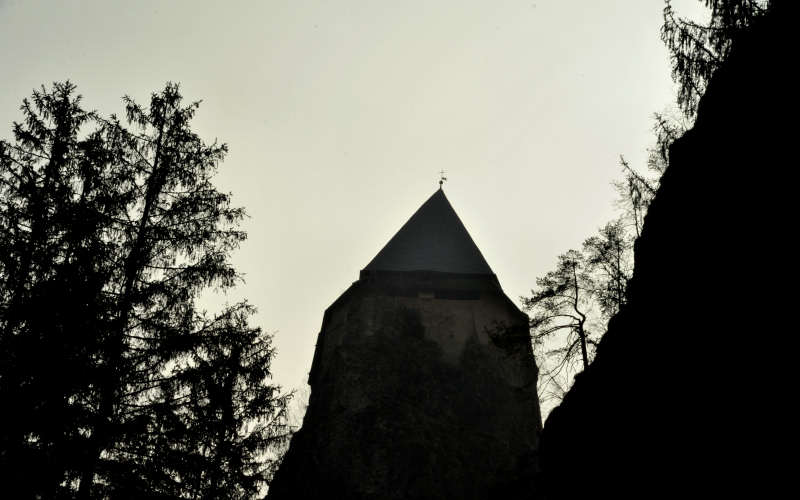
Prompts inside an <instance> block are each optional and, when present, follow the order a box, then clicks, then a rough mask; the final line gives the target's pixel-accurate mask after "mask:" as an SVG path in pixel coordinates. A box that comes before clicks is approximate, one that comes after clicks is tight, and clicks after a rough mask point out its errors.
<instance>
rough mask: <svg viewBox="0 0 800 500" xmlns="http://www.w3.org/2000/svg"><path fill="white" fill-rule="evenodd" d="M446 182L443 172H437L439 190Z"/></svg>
mask: <svg viewBox="0 0 800 500" xmlns="http://www.w3.org/2000/svg"><path fill="white" fill-rule="evenodd" d="M446 180H447V177H445V176H444V170H441V171H439V189H442V184H444V181H446Z"/></svg>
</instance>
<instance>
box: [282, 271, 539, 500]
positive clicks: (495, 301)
mask: <svg viewBox="0 0 800 500" xmlns="http://www.w3.org/2000/svg"><path fill="white" fill-rule="evenodd" d="M386 290H387V289H386V287H380V286H377V287H376V286H370V285H368V284H366V283H359V282H357V283H356V284H354V286H353V287H351V289H350V290H349V291H348V292H346V293H345V295H343V297H342V298H340V299H339V300H338V301H337V302H336V303H334V305H333V306H331V307H330V308H329V309H328V311H326V314H325V319H324V322H323V328H322V331H321V333H320V336H319V340H318V345H317V353H316V355H315V359H314V368H313V370H312V373H311V377H310V384H311V389H312V392H311V398H310V401H309V408H308V413H307V414H306V417H305V421H304V424H303V428H302V430H301V431H299V432H298V433H297V434H296V436H295V438H294V439H293V441H292V444H291V447H290V450H289V452H288V453H287V455H286V457H285V459H284V464H283V465H282V467H281V470H280V471H279V473H278V474H277V475H276V478H275V480H274V481H273V484H272V486H271V488H270V498H318V497H323V496H325V497H326V498H330V497H331V496H333V497H334V498H340V497H341V498H356V499H357V498H382V499H391V498H398V499H399V498H465V499H469V498H487V497H488V495H491V494H499V493H504V492H508V491H511V490H514V489H517V488H518V487H519V484H518V480H519V478H530V477H532V476H533V474H532V472H533V470H534V469H535V467H536V458H535V454H534V450H535V449H536V446H537V440H538V434H539V431H540V429H541V417H540V415H539V407H538V400H537V395H536V379H537V369H536V365H535V363H534V360H533V355H532V353H531V347H530V342H529V337H528V331H527V317H526V316H525V315H524V314H522V313H521V312H520V311H519V310H518V309H517V308H516V307H515V306H514V305H513V304H512V303H511V302H510V301H509V300H508V298H507V297H505V295H503V293H502V291H500V290H499V288H496V289H495V290H491V289H490V290H488V291H487V290H484V291H482V292H481V293H476V294H472V296H470V297H469V298H464V294H463V293H461V294H460V295H461V296H460V297H458V298H443V296H444V297H447V296H453V295H456V296H458V295H459V294H452V293H451V294H442V293H441V292H440V293H437V292H434V291H428V292H424V291H423V292H416V293H409V292H408V289H406V290H405V292H404V293H402V294H391V293H386ZM467 295H469V294H467ZM528 493H530V491H528Z"/></svg>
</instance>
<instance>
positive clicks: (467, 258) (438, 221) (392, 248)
mask: <svg viewBox="0 0 800 500" xmlns="http://www.w3.org/2000/svg"><path fill="white" fill-rule="evenodd" d="M364 271H434V272H442V273H457V274H486V275H494V273H493V272H492V269H491V268H490V267H489V264H487V263H486V259H484V258H483V255H481V251H480V250H478V247H477V245H475V242H474V241H472V238H471V237H470V235H469V233H468V232H467V229H466V228H465V227H464V224H463V223H462V222H461V219H459V218H458V215H456V212H455V210H453V207H452V205H450V202H449V201H448V200H447V197H445V195H444V191H442V190H441V189H439V190H437V191H436V192H435V193H433V196H431V197H430V198H428V200H427V201H426V202H425V203H423V204H422V206H421V207H419V210H417V211H416V212H415V213H414V215H412V216H411V218H410V219H409V220H408V222H406V223H405V225H403V227H401V228H400V230H399V231H398V232H397V234H395V235H394V237H393V238H392V239H391V240H389V243H387V244H386V246H385V247H383V249H382V250H381V251H380V252H378V255H376V256H375V258H374V259H372V261H371V262H370V263H369V264H367V267H365V268H364Z"/></svg>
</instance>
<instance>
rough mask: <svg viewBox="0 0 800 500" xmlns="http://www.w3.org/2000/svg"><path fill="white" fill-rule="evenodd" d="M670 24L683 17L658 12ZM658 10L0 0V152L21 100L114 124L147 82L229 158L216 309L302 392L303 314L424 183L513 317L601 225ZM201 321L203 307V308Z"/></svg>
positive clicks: (629, 139) (642, 87)
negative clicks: (265, 334)
mask: <svg viewBox="0 0 800 500" xmlns="http://www.w3.org/2000/svg"><path fill="white" fill-rule="evenodd" d="M673 4H674V5H675V7H676V8H677V10H678V11H679V12H682V13H686V14H691V15H696V14H693V13H696V12H699V11H700V10H701V7H702V4H701V3H699V2H697V1H693V0H682V1H677V0H676V1H673ZM662 8H663V2H662V1H661V0H607V1H597V0H583V1H578V0H527V1H500V0H485V1H466V0H447V1H444V0H442V1H433V0H428V1H417V0H403V1H393V2H389V1H376V0H373V1H366V0H364V1H356V0H340V1H335V0H311V1H306V0H286V1H251V2H238V1H230V0H229V1H225V2H214V1H200V0H187V1H144V0H137V1H128V0H126V1H112V0H92V1H90V0H84V1H79V0H73V1H57V0H52V1H49V2H47V1H38V0H0V137H4V138H9V137H10V136H11V122H12V121H13V120H18V119H19V118H20V116H21V115H20V112H19V109H18V108H19V105H20V102H21V100H22V98H23V97H26V96H27V95H29V94H30V92H31V90H32V89H33V88H34V87H38V86H40V85H41V84H49V83H50V82H53V81H61V80H65V79H70V80H72V81H73V82H74V83H76V84H77V85H78V90H79V92H80V93H81V94H83V96H84V104H85V106H86V107H87V108H90V109H96V110H98V111H100V112H101V113H103V114H110V113H112V112H113V113H120V112H121V111H122V109H123V108H122V104H121V101H120V97H121V96H122V95H124V94H129V95H131V96H133V97H134V98H136V99H137V100H139V101H140V102H142V103H146V102H147V99H148V96H149V94H150V92H152V91H157V90H160V89H161V88H163V86H164V83H165V82H167V81H175V82H180V83H181V87H182V91H183V94H184V96H185V97H186V98H187V99H189V100H197V99H202V100H203V105H202V106H201V108H200V111H199V113H198V115H197V118H196V121H195V128H196V130H197V131H198V132H199V133H200V135H201V136H202V137H204V138H205V139H207V140H209V141H211V140H213V139H214V138H218V139H220V140H221V141H223V142H227V143H228V144H229V146H230V150H231V153H230V155H229V156H228V159H227V160H226V161H225V162H224V164H223V165H222V166H221V169H220V176H219V182H218V184H219V185H220V187H221V188H222V189H223V190H226V191H232V192H233V194H234V201H235V203H237V204H238V205H240V206H244V207H245V208H246V209H247V211H248V213H249V214H250V216H251V218H250V219H248V220H247V221H246V223H245V229H246V230H247V231H248V233H249V239H248V240H247V241H246V242H245V243H244V245H243V246H242V248H241V249H240V250H239V251H238V252H237V253H236V254H235V256H234V262H235V264H236V266H237V267H238V269H239V270H240V271H242V272H243V273H244V274H245V275H246V284H244V285H242V286H240V287H239V288H238V289H237V290H236V291H235V292H232V293H231V294H229V297H228V298H227V299H220V300H228V301H231V302H232V301H234V300H238V299H240V298H244V297H246V298H248V299H249V300H250V302H251V303H253V304H254V305H256V306H257V307H258V308H259V315H258V322H259V324H260V325H261V326H262V327H263V328H264V329H266V330H267V331H271V332H274V333H275V344H276V346H277V348H278V355H277V358H276V359H275V360H274V363H273V372H274V375H275V380H276V381H277V382H279V383H281V384H283V385H284V386H286V387H297V386H300V385H301V384H303V383H304V381H305V377H306V375H307V372H308V370H309V368H310V365H311V357H312V355H313V350H314V343H315V341H316V336H317V333H318V331H319V328H320V325H321V322H322V314H323V311H324V310H325V308H326V307H328V306H329V305H330V304H331V303H332V302H333V301H334V300H335V299H336V297H337V296H338V295H339V294H341V293H342V292H343V291H344V290H345V289H346V288H347V287H348V286H349V285H350V284H351V283H352V282H353V281H355V280H356V279H358V273H359V270H360V269H362V268H363V267H364V266H365V265H366V264H367V263H368V262H369V261H370V259H372V257H373V256H374V255H375V254H376V253H377V252H378V251H379V250H380V249H381V248H382V247H383V245H384V244H385V243H386V242H387V241H388V240H389V238H390V237H391V236H392V235H393V234H394V233H395V232H396V231H397V230H398V229H399V228H400V226H402V224H403V223H405V221H406V220H407V219H408V218H409V217H410V216H411V214H412V213H413V212H414V211H415V210H416V209H417V208H418V207H419V206H420V205H421V204H422V203H423V202H424V201H425V200H426V199H427V198H428V197H429V196H430V195H431V194H432V193H433V192H434V190H435V189H437V188H438V183H437V181H438V173H437V172H438V171H439V170H442V169H444V170H445V171H446V176H447V178H448V182H447V183H446V184H445V193H446V194H447V197H448V198H449V199H450V201H451V203H452V204H453V207H454V208H455V209H456V212H458V214H459V216H460V217H461V219H462V221H463V222H464V224H465V225H466V227H467V229H468V230H469V231H470V233H471V235H472V237H473V239H474V240H475V242H476V243H477V245H478V247H479V248H480V249H481V251H482V253H483V255H484V257H486V260H487V261H488V262H489V265H490V266H491V267H492V269H493V270H494V271H495V273H496V274H497V276H498V278H499V279H500V282H501V284H502V285H503V288H504V289H505V291H506V293H507V294H508V295H509V296H510V297H511V298H512V299H513V300H515V301H516V300H517V298H518V296H520V295H523V294H527V293H529V291H530V288H531V287H532V286H534V284H535V278H536V277H537V276H540V275H542V274H544V273H545V272H547V271H548V270H550V269H551V268H552V267H553V265H554V263H555V260H556V257H557V255H558V254H559V253H563V252H564V251H565V250H567V249H569V248H571V247H577V246H579V245H580V244H581V242H582V241H583V239H585V238H586V237H588V236H590V235H591V234H592V233H593V232H595V231H596V230H597V229H598V228H599V227H600V226H601V225H603V224H604V223H605V222H607V221H609V220H611V219H612V218H613V217H614V216H615V210H614V206H613V201H614V199H615V197H616V195H615V192H614V190H613V188H612V186H611V182H612V181H613V180H615V179H616V178H618V177H619V173H620V170H619V165H618V160H619V155H620V154H624V155H625V156H626V157H627V158H628V159H629V160H630V161H631V163H632V164H633V165H634V166H643V165H644V161H645V157H646V151H645V150H646V148H647V147H648V146H649V145H651V144H652V142H653V134H652V132H651V127H652V114H653V112H656V111H663V110H665V109H667V108H669V107H670V106H671V105H672V102H673V95H674V87H673V84H672V82H671V80H670V77H669V65H668V59H667V52H666V50H665V49H664V47H663V45H662V44H661V41H660V40H659V27H660V25H661V12H662ZM210 306H211V307H213V306H214V304H210Z"/></svg>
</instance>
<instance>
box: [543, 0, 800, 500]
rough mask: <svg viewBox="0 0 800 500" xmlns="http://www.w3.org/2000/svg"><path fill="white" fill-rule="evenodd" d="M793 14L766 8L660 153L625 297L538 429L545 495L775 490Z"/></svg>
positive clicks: (782, 405)
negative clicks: (683, 129) (664, 157)
mask: <svg viewBox="0 0 800 500" xmlns="http://www.w3.org/2000/svg"><path fill="white" fill-rule="evenodd" d="M797 10H798V9H797V2H790V1H784V2H774V3H773V8H772V11H771V12H770V13H768V14H767V15H766V16H764V17H763V18H761V19H760V20H759V21H757V22H756V23H755V24H754V25H753V26H752V29H750V30H748V32H747V33H744V34H742V35H741V37H740V38H739V39H737V40H735V41H734V45H733V48H732V51H731V53H730V55H729V57H728V59H727V60H726V62H725V63H724V64H723V65H722V66H721V67H720V69H719V70H718V71H717V73H716V74H715V75H714V77H713V78H712V80H711V82H710V84H709V86H708V90H707V92H706V94H705V96H704V97H703V98H702V100H701V102H700V107H699V110H698V115H697V120H696V122H695V125H694V127H693V128H692V129H691V130H689V131H688V132H687V133H686V134H685V135H684V136H683V137H682V138H680V139H679V140H677V141H676V142H675V143H674V144H673V145H672V147H671V148H670V164H669V167H668V169H667V170H666V172H665V174H664V177H663V179H662V182H661V186H660V188H659V191H658V193H657V196H656V198H655V200H654V202H653V203H652V205H651V207H650V209H649V213H648V215H647V218H646V221H645V225H644V230H643V233H642V235H641V238H640V239H639V241H638V242H637V244H636V248H635V272H634V276H633V279H632V280H631V282H630V285H629V303H628V306H627V307H626V308H625V309H624V310H623V311H621V312H620V313H619V314H618V315H617V316H616V317H615V318H613V320H612V321H611V322H610V324H609V328H608V332H607V333H606V335H605V336H604V338H603V340H602V342H601V343H600V346H599V348H598V352H597V356H596V359H595V361H594V362H593V364H592V365H591V366H590V367H589V369H588V370H586V371H585V372H584V373H583V374H581V375H579V376H578V377H577V379H576V381H575V384H574V386H573V388H572V390H571V391H570V392H569V393H568V394H567V396H566V397H565V399H564V401H563V403H562V404H561V405H560V406H559V407H558V408H556V409H555V410H554V411H553V412H552V413H551V415H550V417H549V418H548V420H547V422H546V423H545V427H544V431H543V436H542V440H541V449H540V453H541V465H542V469H543V477H544V480H545V482H546V485H547V490H548V496H549V498H553V499H557V498H722V497H726V496H736V497H743V496H744V497H747V495H748V494H750V495H752V496H753V497H756V498H764V497H767V496H769V491H770V489H771V488H774V487H775V485H776V484H777V482H776V481H774V480H773V479H767V478H768V477H770V475H773V476H774V475H780V474H781V472H779V471H780V470H782V469H781V468H780V466H778V465H775V464H777V463H779V462H781V461H783V460H784V459H782V458H779V457H780V454H779V452H778V451H777V449H780V448H784V451H791V447H789V446H788V445H782V444H781V443H784V442H788V440H789V436H791V435H793V434H794V432H793V431H791V432H790V431H789V429H790V427H789V426H786V425H785V423H786V421H787V420H790V419H791V418H792V417H791V416H792V415H794V411H793V410H790V408H791V406H793V405H792V403H793V399H795V397H794V394H795V393H796V389H795V391H792V390H791V389H792V388H791V385H790V380H791V379H792V376H791V375H790V374H791V373H792V364H793V359H794V357H795V356H796V355H795V351H794V345H795V344H796V342H795V341H794V338H793V337H794V336H795V335H796V333H795V332H796V330H797V327H796V325H795V324H794V323H795V322H794V320H793V314H792V312H791V311H793V310H794V308H795V307H796V306H795V304H794V303H793V302H794V301H793V300H792V298H793V296H794V295H795V293H794V292H793V291H791V290H792V286H793V285H794V284H795V283H796V279H795V278H796V276H797V272H796V270H795V268H796V263H795V262H794V260H795V255H796V253H797V252H796V243H794V239H795V238H794V234H793V233H794V232H795V228H796V227H797V223H796V220H795V214H796V209H795V199H796V197H797V195H796V194H795V192H796V190H797V188H796V186H797V185H796V183H795V172H794V171H795V169H796V165H797V160H796V159H795V155H794V153H795V149H796V147H797V144H798V141H797V136H796V131H797V124H796V120H797V118H798V116H797V113H796V109H797V105H796V103H797V95H798V90H797V84H796V81H797V80H796V76H794V74H793V73H794V69H795V68H794V66H795V62H794V61H795V60H796V54H797V51H796V49H797V30H796V23H797V20H798V17H797ZM769 447H775V448H776V450H775V451H768V448H769ZM765 473H766V474H765Z"/></svg>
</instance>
